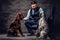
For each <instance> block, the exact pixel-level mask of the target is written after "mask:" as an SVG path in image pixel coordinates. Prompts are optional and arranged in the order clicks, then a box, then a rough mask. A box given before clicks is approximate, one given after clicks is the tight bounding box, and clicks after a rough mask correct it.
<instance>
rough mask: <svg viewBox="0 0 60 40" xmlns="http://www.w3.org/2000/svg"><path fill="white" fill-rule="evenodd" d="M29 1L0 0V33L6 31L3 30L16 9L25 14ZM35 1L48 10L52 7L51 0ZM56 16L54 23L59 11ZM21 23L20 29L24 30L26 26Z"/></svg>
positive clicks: (7, 25) (12, 17) (13, 16)
mask: <svg viewBox="0 0 60 40" xmlns="http://www.w3.org/2000/svg"><path fill="white" fill-rule="evenodd" d="M31 1H32V0H0V33H4V32H6V31H5V30H7V29H6V28H8V27H9V25H10V23H11V22H12V21H13V19H14V18H15V15H16V13H17V11H18V10H21V12H22V13H23V15H24V16H26V14H27V11H28V9H29V8H30V2H31ZM35 1H37V2H38V6H40V7H42V8H44V9H47V8H48V9H49V10H51V8H52V7H53V6H52V4H51V1H49V0H35ZM53 2H54V1H53ZM53 2H52V3H53ZM54 3H55V2H54ZM56 8H57V10H58V9H59V7H57V4H56ZM57 10H56V11H57ZM57 12H58V11H57ZM47 13H48V12H47ZM54 15H56V14H54ZM56 16H57V17H56ZM56 16H55V23H57V22H56V21H57V19H58V17H60V16H59V13H58V14H57V15H56ZM58 22H59V23H60V21H59V19H58ZM23 24H24V23H23V21H22V28H23V29H22V30H23V31H24V32H25V29H26V27H25V26H24V25H23ZM57 24H58V23H57ZM57 24H56V26H57ZM58 25H59V24H58Z"/></svg>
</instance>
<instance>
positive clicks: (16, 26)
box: [7, 12, 24, 37]
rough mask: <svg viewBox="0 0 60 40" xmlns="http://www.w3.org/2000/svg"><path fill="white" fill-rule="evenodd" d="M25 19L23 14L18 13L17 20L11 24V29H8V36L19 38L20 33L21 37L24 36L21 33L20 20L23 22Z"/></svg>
mask: <svg viewBox="0 0 60 40" xmlns="http://www.w3.org/2000/svg"><path fill="white" fill-rule="evenodd" d="M23 18H24V17H23V15H22V13H21V12H18V13H17V15H16V18H15V20H14V21H13V22H12V23H11V24H10V27H9V28H8V31H7V36H9V37H10V36H14V37H19V34H18V33H20V35H21V36H24V35H23V33H22V31H21V22H20V20H22V19H23Z"/></svg>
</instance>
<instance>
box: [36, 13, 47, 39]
mask: <svg viewBox="0 0 60 40" xmlns="http://www.w3.org/2000/svg"><path fill="white" fill-rule="evenodd" d="M41 16H42V17H41V18H40V19H39V21H38V22H39V23H38V29H37V31H36V32H37V35H36V36H37V37H39V38H44V37H46V36H47V33H48V24H47V22H46V20H45V17H44V14H43V13H42V15H41Z"/></svg>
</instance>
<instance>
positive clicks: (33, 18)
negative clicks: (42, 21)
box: [23, 1, 44, 36]
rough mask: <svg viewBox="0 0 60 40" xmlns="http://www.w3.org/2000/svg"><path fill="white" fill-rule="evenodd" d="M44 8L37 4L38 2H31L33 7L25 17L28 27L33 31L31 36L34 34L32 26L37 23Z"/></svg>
mask: <svg viewBox="0 0 60 40" xmlns="http://www.w3.org/2000/svg"><path fill="white" fill-rule="evenodd" d="M43 12H44V11H43V9H42V8H40V7H38V6H37V2H35V1H32V2H31V8H30V9H29V10H28V13H27V16H26V17H25V18H24V19H23V20H25V25H26V27H27V29H28V32H29V33H31V36H32V35H34V32H33V29H36V28H33V27H32V26H33V25H35V24H37V22H38V20H39V18H40V17H42V16H41V14H42V13H43Z"/></svg>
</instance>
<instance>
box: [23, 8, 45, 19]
mask: <svg viewBox="0 0 60 40" xmlns="http://www.w3.org/2000/svg"><path fill="white" fill-rule="evenodd" d="M30 10H31V9H29V10H28V12H27V16H26V17H25V18H24V19H23V20H28V19H29V17H30ZM39 12H40V13H44V11H43V9H42V8H40V9H39Z"/></svg>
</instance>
